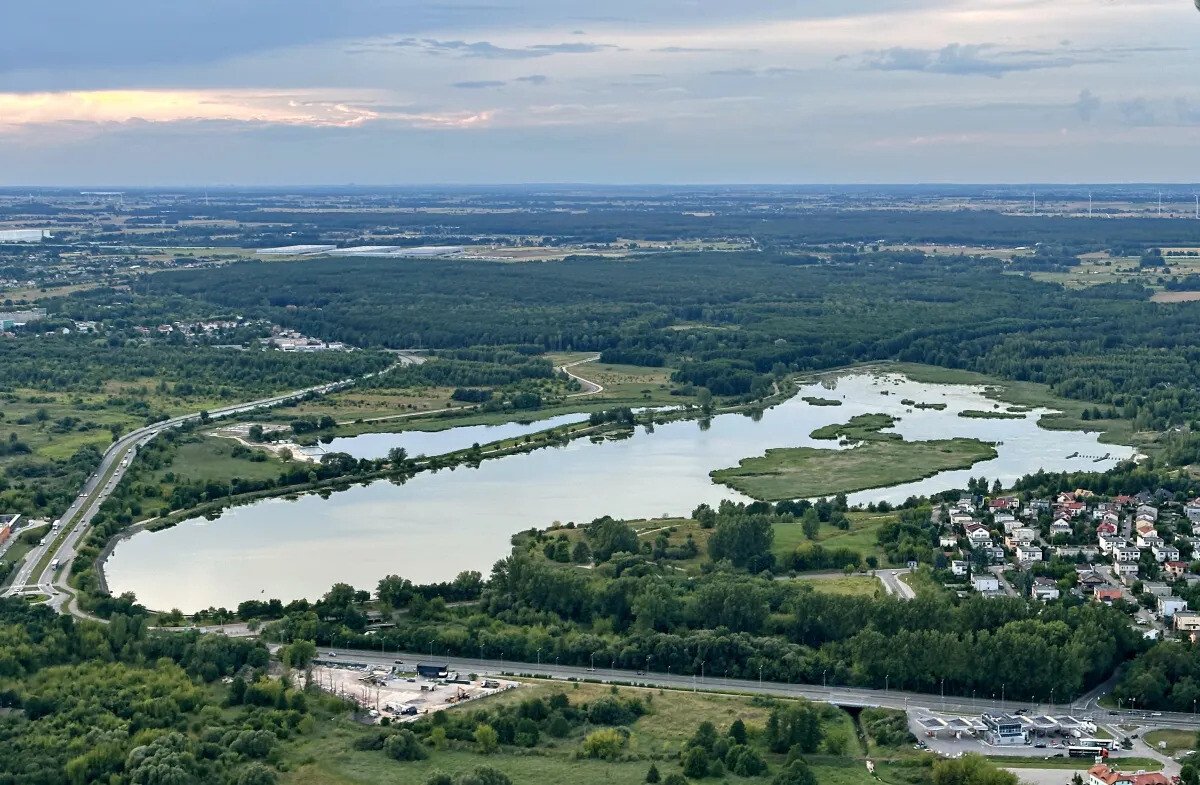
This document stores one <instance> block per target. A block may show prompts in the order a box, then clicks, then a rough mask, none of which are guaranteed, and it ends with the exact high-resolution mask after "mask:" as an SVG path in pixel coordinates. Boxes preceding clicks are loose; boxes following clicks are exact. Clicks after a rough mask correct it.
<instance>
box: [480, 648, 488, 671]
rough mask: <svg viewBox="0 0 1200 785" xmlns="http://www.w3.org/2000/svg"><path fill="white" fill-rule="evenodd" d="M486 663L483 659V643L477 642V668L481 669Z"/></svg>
mask: <svg viewBox="0 0 1200 785" xmlns="http://www.w3.org/2000/svg"><path fill="white" fill-rule="evenodd" d="M486 667H487V665H486V664H485V663H484V661H483V644H482V643H481V644H479V670H483V669H484V668H486Z"/></svg>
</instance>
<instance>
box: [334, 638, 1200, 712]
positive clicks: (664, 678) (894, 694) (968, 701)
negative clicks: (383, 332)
mask: <svg viewBox="0 0 1200 785" xmlns="http://www.w3.org/2000/svg"><path fill="white" fill-rule="evenodd" d="M329 652H333V653H334V655H335V656H334V657H328V656H327V655H328V654H329ZM317 658H318V659H327V660H328V661H329V662H338V663H343V664H345V663H348V662H360V663H367V664H371V665H392V664H394V663H395V662H396V660H401V661H403V662H404V663H405V664H407V665H415V664H417V663H433V664H439V665H448V666H449V667H450V669H451V670H456V671H460V672H462V673H478V674H501V673H507V674H519V675H529V676H538V677H543V678H552V679H563V680H570V679H574V680H585V679H586V680H591V681H600V682H605V683H608V682H615V683H622V684H639V685H644V686H647V687H666V688H673V689H684V690H687V689H695V690H701V691H705V692H737V693H749V694H758V695H776V696H780V697H793V698H796V697H802V698H808V699H810V700H815V701H824V702H828V703H835V704H838V705H839V706H852V707H853V706H858V707H873V706H879V707H883V708H890V709H903V710H909V709H924V710H926V711H928V712H930V713H936V714H961V715H964V716H970V715H979V714H985V713H992V714H996V713H1003V712H1007V713H1013V712H1017V711H1021V712H1025V713H1027V714H1050V715H1053V716H1057V715H1067V714H1069V715H1071V716H1073V717H1076V718H1078V719H1092V720H1095V721H1096V722H1098V723H1102V724H1106V725H1110V724H1126V723H1127V724H1131V725H1142V726H1151V725H1154V726H1158V725H1161V726H1164V727H1165V726H1171V727H1182V728H1195V729H1200V717H1198V716H1196V715H1192V714H1183V713H1175V712H1157V713H1148V712H1142V711H1129V710H1124V711H1117V710H1109V709H1105V708H1103V707H1101V706H1100V705H1099V703H1098V699H1099V697H1100V696H1101V694H1102V693H1103V691H1105V690H1107V689H1108V686H1109V685H1107V684H1105V685H1101V686H1100V687H1098V688H1096V689H1095V690H1092V691H1091V692H1090V693H1088V694H1087V695H1085V696H1083V697H1081V698H1080V699H1079V700H1076V701H1073V702H1071V703H1062V704H1055V705H1048V704H1046V703H1027V702H1021V701H1017V700H1011V699H1006V700H1003V701H1001V700H996V699H995V698H992V697H990V696H989V697H979V698H967V697H961V696H955V695H946V696H944V697H943V696H942V695H940V694H930V693H923V692H908V691H902V690H893V689H886V690H873V689H862V688H857V687H835V686H821V685H818V684H786V683H783V682H772V681H758V680H755V679H733V678H726V677H725V676H724V674H721V673H715V674H714V673H711V672H706V673H704V674H703V675H700V674H696V675H694V676H693V675H691V674H671V673H664V672H660V671H658V670H647V671H644V672H642V673H641V674H639V673H638V672H637V671H633V670H628V669H622V668H613V667H611V665H612V663H611V662H601V661H600V660H599V659H597V660H596V667H595V670H591V669H589V668H584V667H575V666H568V665H557V664H555V663H552V662H542V663H540V664H539V663H536V662H516V661H513V660H500V659H480V658H478V657H447V656H443V655H441V654H434V655H433V656H432V657H431V656H429V653H428V652H424V653H421V652H378V651H367V650H364V649H342V648H322V649H320V650H318V652H317ZM651 666H652V667H653V662H651Z"/></svg>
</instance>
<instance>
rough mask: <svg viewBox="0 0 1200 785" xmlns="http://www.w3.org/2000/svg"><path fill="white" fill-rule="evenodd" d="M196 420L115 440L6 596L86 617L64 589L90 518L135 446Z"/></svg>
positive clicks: (221, 413)
mask: <svg viewBox="0 0 1200 785" xmlns="http://www.w3.org/2000/svg"><path fill="white" fill-rule="evenodd" d="M422 360H423V358H420V357H417V356H414V355H407V354H399V355H397V365H407V364H410V363H419V362H422ZM395 367H396V366H395V365H393V366H390V367H389V368H387V369H385V370H383V371H378V372H376V373H370V374H367V375H365V376H362V377H357V378H353V379H343V380H341V381H337V382H330V383H328V384H320V385H316V386H313V387H306V388H304V389H302V390H293V391H291V392H287V393H283V394H281V395H273V396H271V397H269V398H260V399H259V400H257V401H250V402H248V403H240V404H235V405H233V406H227V407H224V408H221V409H214V410H210V411H209V412H208V416H209V418H210V419H219V418H221V417H229V416H231V415H235V414H241V413H243V412H249V411H253V410H255V409H263V408H267V407H270V406H275V405H277V404H280V403H284V402H285V401H289V400H292V399H294V398H300V397H303V396H305V395H308V394H310V393H317V394H324V393H330V392H335V391H337V390H340V389H343V388H345V387H349V386H351V385H353V384H354V383H356V382H358V381H361V380H363V379H370V378H372V377H374V376H377V375H379V374H381V373H387V372H388V371H390V370H391V369H392V368H395ZM199 418H200V412H196V413H194V414H186V415H181V416H179V417H172V418H171V419H169V420H163V421H162V422H157V423H153V424H151V425H147V426H145V427H144V428H139V429H137V430H135V431H131V432H130V433H127V434H125V435H124V436H122V437H121V438H120V439H118V440H117V441H115V442H113V443H112V445H110V446H109V448H108V450H107V451H106V452H105V453H104V456H103V458H101V460H100V466H99V467H97V469H96V471H95V472H93V473H92V475H91V476H89V477H88V478H87V481H86V482H85V483H84V485H83V489H82V490H81V492H80V494H79V496H78V497H76V499H75V501H74V502H72V503H71V506H70V507H69V508H68V509H67V511H66V513H64V514H63V516H62V518H60V519H59V520H60V521H61V523H60V527H59V529H58V530H55V531H51V532H50V534H48V535H47V536H46V537H45V538H44V539H43V541H42V543H39V544H38V545H37V546H36V547H34V548H33V549H31V550H30V551H29V553H28V554H26V556H25V559H24V561H23V562H22V563H21V566H20V568H19V569H18V570H17V573H16V575H15V577H14V578H13V580H12V583H11V584H10V585H9V586H8V587H7V588H6V589H5V590H4V596H6V597H7V596H12V595H16V594H23V593H38V594H45V595H48V596H49V598H50V599H49V600H48V603H47V604H49V605H50V606H51V607H53V608H54V609H55V610H56V611H59V612H60V613H61V612H63V610H64V606H66V610H67V611H68V612H71V613H73V614H75V615H80V616H83V615H85V614H82V613H81V612H79V611H78V609H77V608H75V607H74V606H73V605H72V604H68V601H69V600H71V599H72V594H71V592H70V590H69V589H68V588H67V579H68V578H69V577H70V564H71V560H72V559H74V558H75V554H76V553H77V552H78V545H79V543H80V542H82V541H83V540H84V539H85V537H86V535H87V530H88V527H89V526H90V525H91V522H92V518H94V517H95V515H96V512H97V511H98V510H99V509H100V505H102V504H103V503H104V502H105V500H107V499H108V497H109V496H110V495H111V494H112V492H113V490H114V489H115V488H116V487H117V484H118V483H120V481H121V478H122V477H124V475H125V471H126V470H127V469H128V468H129V464H130V463H131V462H132V460H133V457H134V455H135V454H136V452H137V449H138V448H140V447H141V446H142V445H144V444H146V442H148V441H150V440H151V439H153V438H154V437H155V436H157V435H158V434H160V433H162V432H163V431H165V430H167V429H168V428H174V427H177V426H179V425H182V424H184V423H186V422H190V421H192V420H198V419H199ZM64 530H65V532H64ZM47 555H49V556H50V557H51V558H50V560H49V561H47V562H46V566H45V567H44V568H43V569H42V570H41V572H40V573H39V574H38V575H37V576H34V575H33V573H34V572H35V571H36V570H37V567H38V565H39V564H41V563H42V561H43V560H45V559H46V556H47ZM56 560H57V562H58V565H59V566H58V568H55V567H53V566H52V565H53V564H54V563H55V561H56Z"/></svg>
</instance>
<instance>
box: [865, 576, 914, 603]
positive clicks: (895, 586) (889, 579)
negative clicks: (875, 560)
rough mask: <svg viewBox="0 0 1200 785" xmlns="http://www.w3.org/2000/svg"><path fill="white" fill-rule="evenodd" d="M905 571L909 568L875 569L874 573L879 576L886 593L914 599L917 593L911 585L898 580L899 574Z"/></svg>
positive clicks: (903, 598)
mask: <svg viewBox="0 0 1200 785" xmlns="http://www.w3.org/2000/svg"><path fill="white" fill-rule="evenodd" d="M906 572H909V570H907V569H903V570H876V571H875V575H877V576H878V577H879V580H881V581H883V588H884V590H885V591H886V592H887V593H888V594H891V595H892V596H894V597H899V598H900V599H902V600H914V599H916V597H917V593H916V592H915V591H913V587H911V586H909V585H908V584H907V583H905V582H904V581H902V580H900V576H901V575H903V574H904V573H906Z"/></svg>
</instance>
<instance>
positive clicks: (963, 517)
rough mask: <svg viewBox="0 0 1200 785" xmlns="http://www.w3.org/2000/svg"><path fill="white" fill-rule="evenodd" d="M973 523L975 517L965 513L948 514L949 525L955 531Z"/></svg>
mask: <svg viewBox="0 0 1200 785" xmlns="http://www.w3.org/2000/svg"><path fill="white" fill-rule="evenodd" d="M972 523H975V516H973V515H969V514H968V513H965V512H952V513H950V525H951V526H952V527H954V528H956V529H958V528H963V527H966V526H968V525H970V524H972Z"/></svg>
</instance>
